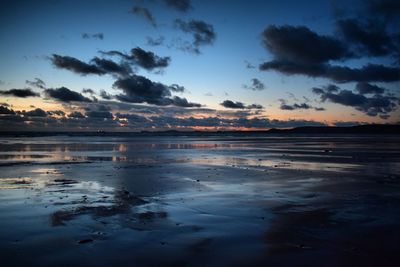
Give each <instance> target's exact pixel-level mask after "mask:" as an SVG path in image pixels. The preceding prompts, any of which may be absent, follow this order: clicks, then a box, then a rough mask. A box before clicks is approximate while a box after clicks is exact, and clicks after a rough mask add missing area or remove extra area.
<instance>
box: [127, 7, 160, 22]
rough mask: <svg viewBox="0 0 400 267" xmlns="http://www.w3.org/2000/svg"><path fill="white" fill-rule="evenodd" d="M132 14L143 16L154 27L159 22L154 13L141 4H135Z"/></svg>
mask: <svg viewBox="0 0 400 267" xmlns="http://www.w3.org/2000/svg"><path fill="white" fill-rule="evenodd" d="M130 12H131V13H132V14H134V15H136V16H139V17H142V18H144V19H145V20H147V22H149V23H150V24H151V25H152V26H153V27H157V23H156V20H155V18H154V16H153V14H152V13H151V12H150V10H148V9H147V8H145V7H141V6H134V7H133V8H132V9H131V11H130Z"/></svg>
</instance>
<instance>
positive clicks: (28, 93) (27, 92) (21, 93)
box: [0, 88, 40, 98]
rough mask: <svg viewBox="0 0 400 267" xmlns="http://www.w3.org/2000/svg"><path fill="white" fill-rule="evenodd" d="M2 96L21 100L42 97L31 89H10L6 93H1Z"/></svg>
mask: <svg viewBox="0 0 400 267" xmlns="http://www.w3.org/2000/svg"><path fill="white" fill-rule="evenodd" d="M0 95H4V96H13V97H21V98H26V97H37V96H40V95H39V94H38V93H36V92H34V91H32V89H30V88H25V89H9V90H5V91H0Z"/></svg>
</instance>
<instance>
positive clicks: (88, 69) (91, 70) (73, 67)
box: [50, 54, 106, 75]
mask: <svg viewBox="0 0 400 267" xmlns="http://www.w3.org/2000/svg"><path fill="white" fill-rule="evenodd" d="M50 60H51V62H52V63H53V65H54V66H55V67H57V68H60V69H67V70H70V71H73V72H75V73H78V74H81V75H87V74H97V75H103V74H106V71H105V70H102V69H100V68H99V67H98V66H96V65H93V64H87V63H85V62H82V61H80V60H79V59H76V58H74V57H69V56H60V55H57V54H53V55H52V57H51V58H50Z"/></svg>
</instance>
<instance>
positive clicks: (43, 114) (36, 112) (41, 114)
mask: <svg viewBox="0 0 400 267" xmlns="http://www.w3.org/2000/svg"><path fill="white" fill-rule="evenodd" d="M22 114H23V115H24V116H27V117H47V115H48V114H47V112H46V111H44V110H43V109H41V108H37V109H34V110H31V111H23V112H22Z"/></svg>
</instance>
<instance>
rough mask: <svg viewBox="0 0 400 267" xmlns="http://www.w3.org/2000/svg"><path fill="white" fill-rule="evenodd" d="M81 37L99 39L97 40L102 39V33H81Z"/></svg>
mask: <svg viewBox="0 0 400 267" xmlns="http://www.w3.org/2000/svg"><path fill="white" fill-rule="evenodd" d="M82 38H83V39H92V38H93V39H99V40H103V39H104V34H103V33H101V32H99V33H94V34H90V33H82Z"/></svg>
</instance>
